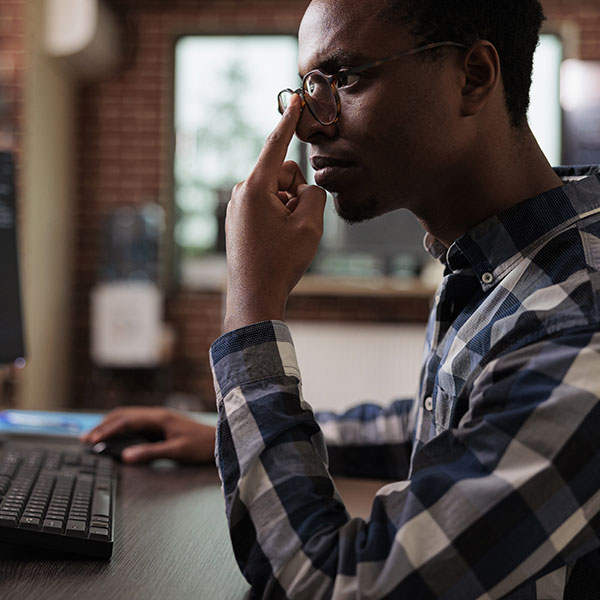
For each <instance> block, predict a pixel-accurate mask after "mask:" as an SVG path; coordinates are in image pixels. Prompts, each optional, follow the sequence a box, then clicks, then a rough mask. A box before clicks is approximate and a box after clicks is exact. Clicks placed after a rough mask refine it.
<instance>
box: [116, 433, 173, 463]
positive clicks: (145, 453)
mask: <svg viewBox="0 0 600 600" xmlns="http://www.w3.org/2000/svg"><path fill="white" fill-rule="evenodd" d="M180 446H181V442H180V440H178V439H177V438H174V439H170V440H164V441H162V442H151V443H149V444H137V445H135V446H129V448H125V449H124V450H123V452H121V458H122V459H123V461H124V462H128V463H138V462H148V461H151V460H155V459H157V458H173V459H177V458H179V454H180V453H181V452H180Z"/></svg>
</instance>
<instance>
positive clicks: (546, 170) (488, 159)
mask: <svg viewBox="0 0 600 600" xmlns="http://www.w3.org/2000/svg"><path fill="white" fill-rule="evenodd" d="M513 134H514V135H513V136H512V137H511V138H510V139H508V138H507V139H505V140H503V142H504V143H502V141H501V140H498V143H497V144H489V143H487V144H486V145H485V146H484V147H481V148H474V149H473V151H472V152H471V156H470V157H469V159H468V160H463V164H464V168H463V169H457V172H456V173H454V174H453V176H452V178H451V181H448V182H447V183H446V189H445V190H442V191H441V193H440V191H439V190H438V193H437V198H436V199H428V200H427V201H426V202H424V203H423V204H422V207H423V210H419V211H418V213H419V214H417V218H418V219H419V221H420V222H421V224H422V225H423V227H424V228H425V229H426V230H427V231H428V232H429V233H431V234H432V235H433V236H435V237H436V238H437V239H438V240H440V241H441V242H442V243H443V244H445V245H446V246H450V245H451V244H452V243H453V242H454V241H455V240H456V239H457V238H459V237H460V236H461V235H463V234H464V233H466V232H467V231H469V230H470V229H472V228H473V227H474V226H475V225H477V224H479V223H481V222H483V221H485V220H486V219H488V218H489V217H492V216H493V215H496V214H498V213H501V212H503V211H505V210H507V209H509V208H510V207H511V206H514V205H515V204H518V203H519V202H521V201H523V200H525V199H527V198H531V197H532V196H535V195H537V194H541V193H543V192H546V191H548V190H551V189H554V188H556V187H559V186H560V185H562V181H561V179H560V178H559V177H558V176H557V175H556V173H554V171H553V170H552V167H551V166H550V164H549V163H548V161H547V159H546V157H545V156H544V154H543V152H542V151H541V149H540V147H539V145H538V143H537V141H536V140H535V138H534V136H533V134H532V133H531V131H530V129H529V127H527V126H526V127H525V128H524V129H523V130H522V131H519V132H517V131H514V132H513ZM415 212H417V211H415Z"/></svg>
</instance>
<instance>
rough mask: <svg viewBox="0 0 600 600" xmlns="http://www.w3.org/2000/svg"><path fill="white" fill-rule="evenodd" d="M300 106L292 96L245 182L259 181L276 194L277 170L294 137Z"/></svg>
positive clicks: (298, 97) (298, 99) (297, 99)
mask: <svg viewBox="0 0 600 600" xmlns="http://www.w3.org/2000/svg"><path fill="white" fill-rule="evenodd" d="M301 105H302V101H301V100H300V96H298V95H297V94H296V95H294V96H293V97H292V100H291V102H290V105H289V106H288V108H287V110H286V111H285V113H284V114H283V117H281V120H280V121H279V123H277V127H275V129H273V131H272V132H271V134H270V135H269V137H268V138H267V141H266V142H265V145H264V146H263V149H262V150H261V152H260V155H259V157H258V160H257V162H256V165H255V167H254V169H253V170H252V173H251V174H250V176H249V177H248V179H247V180H246V181H247V182H248V183H251V182H252V181H253V180H260V181H261V182H263V184H266V186H267V189H268V190H269V191H270V192H273V193H276V192H277V191H278V187H279V186H278V185H277V179H278V174H279V170H280V169H281V166H282V165H283V161H284V160H285V157H286V154H287V149H288V146H289V145H290V142H291V141H292V138H293V137H294V132H295V131H296V126H297V125H298V121H299V119H300V112H301V110H300V109H301Z"/></svg>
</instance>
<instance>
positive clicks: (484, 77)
mask: <svg viewBox="0 0 600 600" xmlns="http://www.w3.org/2000/svg"><path fill="white" fill-rule="evenodd" d="M463 67H464V85H463V89H462V101H461V113H462V115H463V116H464V117H472V116H474V115H476V114H477V113H479V112H480V111H481V109H482V108H483V107H484V106H485V104H486V103H487V102H488V101H489V99H490V98H491V97H492V96H493V94H494V92H496V90H497V89H498V87H499V85H500V81H501V70H500V57H499V56H498V51H497V50H496V48H495V47H494V45H493V44H491V43H490V42H487V41H485V40H478V41H477V42H475V43H474V44H473V45H472V46H471V47H470V48H469V50H468V51H467V54H466V56H465V58H464V62H463Z"/></svg>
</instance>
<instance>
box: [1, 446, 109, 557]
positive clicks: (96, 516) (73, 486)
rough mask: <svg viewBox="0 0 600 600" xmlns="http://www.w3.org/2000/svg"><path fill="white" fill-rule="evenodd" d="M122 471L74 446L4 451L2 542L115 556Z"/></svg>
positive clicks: (107, 461) (3, 448)
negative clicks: (119, 475)
mask: <svg viewBox="0 0 600 600" xmlns="http://www.w3.org/2000/svg"><path fill="white" fill-rule="evenodd" d="M116 491H117V470H116V465H115V463H114V462H113V460H112V459H110V458H108V457H105V456H96V455H94V454H90V453H89V452H87V451H85V450H84V449H83V448H82V447H80V446H77V445H75V444H72V445H67V444H63V445H61V444H53V443H50V442H44V443H42V442H38V441H8V442H4V443H3V444H2V446H1V447H0V543H9V544H19V545H25V546H32V547H37V548H46V549H51V550H59V551H62V552H69V553H75V554H80V555H85V556H93V557H97V558H110V556H111V554H112V548H113V541H114V524H115V499H116Z"/></svg>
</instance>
